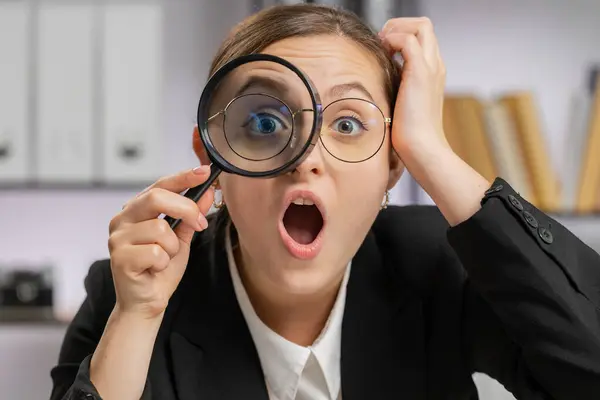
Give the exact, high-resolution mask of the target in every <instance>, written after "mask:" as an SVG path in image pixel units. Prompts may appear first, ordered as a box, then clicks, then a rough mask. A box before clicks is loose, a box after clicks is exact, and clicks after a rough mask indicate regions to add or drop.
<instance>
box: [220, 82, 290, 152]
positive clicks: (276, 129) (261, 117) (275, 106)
mask: <svg viewBox="0 0 600 400" xmlns="http://www.w3.org/2000/svg"><path fill="white" fill-rule="evenodd" d="M224 132H225V139H226V140H227V142H228V144H229V146H230V147H231V149H232V150H233V151H234V152H235V153H236V154H237V155H239V156H240V157H243V158H245V159H247V160H253V161H261V160H267V159H269V158H271V157H274V156H276V155H277V154H280V153H281V152H282V151H283V150H284V149H285V148H286V146H287V145H288V143H290V141H291V140H294V138H293V133H294V118H293V116H292V111H291V110H290V109H289V108H288V106H286V105H285V104H284V103H283V102H282V101H281V100H279V99H277V98H276V97H273V96H268V95H261V94H249V95H244V96H240V97H238V98H236V99H235V100H234V101H233V102H232V103H231V104H230V105H229V107H228V108H227V111H226V112H225V121H224Z"/></svg>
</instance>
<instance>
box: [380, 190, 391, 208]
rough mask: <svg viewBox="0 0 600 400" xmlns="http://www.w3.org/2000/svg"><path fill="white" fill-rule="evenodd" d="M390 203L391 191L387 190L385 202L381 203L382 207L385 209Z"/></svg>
mask: <svg viewBox="0 0 600 400" xmlns="http://www.w3.org/2000/svg"><path fill="white" fill-rule="evenodd" d="M388 204H390V191H389V190H386V191H385V197H384V198H383V203H381V209H382V210H385V209H386V208H387V206H388Z"/></svg>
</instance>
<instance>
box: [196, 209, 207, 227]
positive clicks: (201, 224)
mask: <svg viewBox="0 0 600 400" xmlns="http://www.w3.org/2000/svg"><path fill="white" fill-rule="evenodd" d="M198 228H200V229H199V230H201V231H203V230H205V229H206V228H208V221H207V220H206V217H205V216H204V214H202V213H200V215H198Z"/></svg>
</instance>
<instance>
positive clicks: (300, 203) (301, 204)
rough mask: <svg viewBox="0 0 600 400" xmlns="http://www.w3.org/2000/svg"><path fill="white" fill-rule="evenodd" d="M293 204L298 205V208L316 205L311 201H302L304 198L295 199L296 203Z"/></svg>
mask: <svg viewBox="0 0 600 400" xmlns="http://www.w3.org/2000/svg"><path fill="white" fill-rule="evenodd" d="M292 203H294V204H296V205H297V206H312V205H314V204H315V203H314V202H313V201H312V200H310V199H302V198H298V199H295V200H294V201H292Z"/></svg>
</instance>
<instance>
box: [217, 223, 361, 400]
mask: <svg viewBox="0 0 600 400" xmlns="http://www.w3.org/2000/svg"><path fill="white" fill-rule="evenodd" d="M225 245H226V250H227V257H228V262H229V271H230V273H231V278H232V281H233V287H234V290H235V294H236V297H237V300H238V303H239V305H240V308H241V310H242V313H243V315H244V318H245V320H246V323H247V324H248V328H249V330H250V334H251V335H252V339H253V340H254V345H255V346H256V350H257V352H258V357H259V359H260V363H261V366H262V370H263V373H264V375H265V381H266V384H267V389H268V391H269V398H270V399H271V400H294V399H295V398H296V393H297V392H298V387H299V385H300V383H301V378H303V379H304V380H306V379H310V383H311V384H310V385H306V383H304V384H303V390H304V391H305V392H306V393H308V398H311V399H314V400H320V399H327V400H341V398H342V397H341V372H340V359H341V339H342V318H343V315H344V306H345V303H346V285H347V283H348V277H349V276H350V265H351V263H348V266H347V267H346V272H345V274H344V278H343V280H342V284H341V286H340V290H339V292H338V295H337V298H336V301H335V304H334V305H333V308H332V310H331V313H330V315H329V318H328V320H327V323H326V324H325V327H324V329H323V331H322V332H321V334H320V335H319V337H318V338H317V340H316V341H315V342H314V343H313V345H312V346H309V347H304V346H299V345H297V344H295V343H292V342H290V341H289V340H287V339H285V338H284V337H282V336H280V335H278V334H277V333H275V332H274V331H273V330H271V329H270V328H269V327H268V326H266V325H265V324H264V323H263V322H262V321H261V320H260V318H259V317H258V315H256V312H255V311H254V308H253V307H252V303H251V302H250V299H249V298H248V294H247V292H246V289H245V288H244V285H243V283H242V280H241V278H240V275H239V272H238V269H237V266H236V263H235V258H234V256H233V249H232V245H231V237H230V231H229V229H227V236H226V241H225ZM307 366H308V368H307V373H305V376H304V377H302V372H303V371H304V369H305V367H307ZM309 371H310V372H309ZM307 374H309V375H310V377H307V376H306V375H307ZM319 393H325V394H326V395H322V394H321V395H320V394H319Z"/></svg>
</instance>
